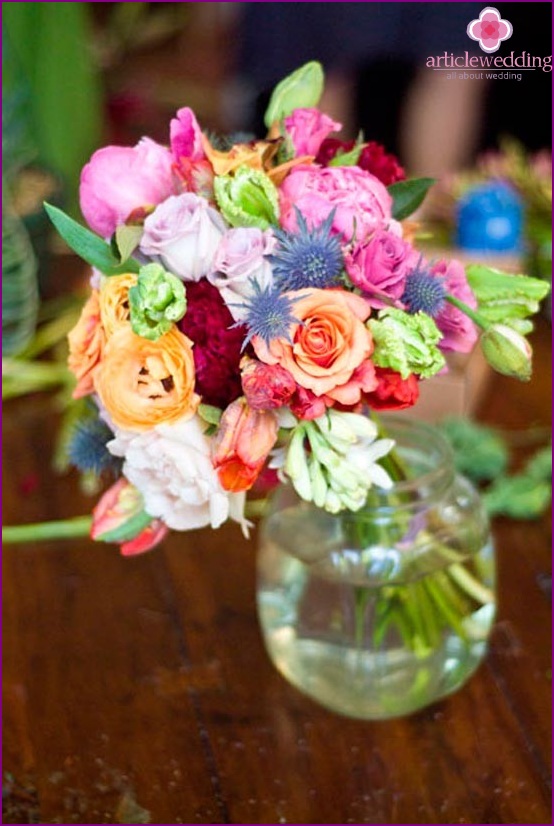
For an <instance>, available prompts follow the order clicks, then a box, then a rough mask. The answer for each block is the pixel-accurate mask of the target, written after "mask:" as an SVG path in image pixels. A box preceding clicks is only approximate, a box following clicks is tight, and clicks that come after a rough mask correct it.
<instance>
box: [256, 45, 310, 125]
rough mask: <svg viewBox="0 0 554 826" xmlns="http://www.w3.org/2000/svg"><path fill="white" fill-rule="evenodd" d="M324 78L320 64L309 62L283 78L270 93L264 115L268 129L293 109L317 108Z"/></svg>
mask: <svg viewBox="0 0 554 826" xmlns="http://www.w3.org/2000/svg"><path fill="white" fill-rule="evenodd" d="M324 82H325V76H324V74H323V69H322V67H321V63H318V62H317V60H311V61H310V62H309V63H305V64H304V65H303V66H300V68H299V69H296V71H294V72H292V74H290V75H287V77H285V78H283V80H281V81H280V82H279V83H278V84H277V86H276V87H275V89H274V90H273V92H272V95H271V98H270V101H269V105H268V107H267V110H266V113H265V115H264V123H265V125H266V126H267V128H268V129H269V128H270V127H271V125H272V124H273V123H275V122H276V121H280V120H282V119H283V118H286V117H287V115H290V114H291V112H293V111H294V109H305V108H309V107H311V106H317V104H318V103H319V99H320V97H321V95H322V92H323V84H324Z"/></svg>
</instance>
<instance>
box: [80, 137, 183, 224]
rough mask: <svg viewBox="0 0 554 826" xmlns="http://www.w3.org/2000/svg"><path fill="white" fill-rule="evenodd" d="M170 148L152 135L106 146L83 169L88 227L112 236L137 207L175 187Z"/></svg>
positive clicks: (149, 203)
mask: <svg viewBox="0 0 554 826" xmlns="http://www.w3.org/2000/svg"><path fill="white" fill-rule="evenodd" d="M172 162H173V161H172V157H171V153H170V152H169V150H167V149H165V148H164V147H163V146H160V145H159V144H157V143H156V142H155V141H152V140H150V139H149V138H142V140H140V141H139V142H138V144H137V145H136V146H106V147H104V148H103V149H99V150H98V151H97V152H95V153H94V155H93V156H92V158H91V159H90V161H89V162H88V163H87V164H86V166H85V167H84V168H83V171H82V172H81V184H80V189H79V198H80V204H81V212H82V213H83V215H84V217H85V220H86V221H87V223H88V225H89V227H90V228H91V229H92V230H94V232H97V233H98V234H99V235H101V236H102V237H103V238H109V237H110V236H111V235H112V234H113V232H114V231H115V229H116V227H118V226H119V225H120V224H124V223H125V221H126V219H127V218H128V216H129V215H130V214H131V212H133V211H134V210H135V209H138V208H139V207H145V206H155V205H156V204H159V203H161V202H162V201H164V200H165V199H166V198H168V197H169V196H170V195H172V194H173V192H174V191H175V189H174V186H175V184H174V179H173V173H172Z"/></svg>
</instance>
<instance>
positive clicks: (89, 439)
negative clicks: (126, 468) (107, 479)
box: [67, 418, 121, 476]
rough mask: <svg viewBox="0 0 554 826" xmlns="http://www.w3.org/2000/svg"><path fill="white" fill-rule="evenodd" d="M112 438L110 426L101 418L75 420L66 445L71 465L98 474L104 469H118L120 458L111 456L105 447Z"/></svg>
mask: <svg viewBox="0 0 554 826" xmlns="http://www.w3.org/2000/svg"><path fill="white" fill-rule="evenodd" d="M110 439H113V433H112V431H111V430H110V428H109V427H108V426H107V425H106V424H104V422H103V421H102V420H101V419H93V418H87V419H82V420H81V421H79V422H77V424H76V425H75V427H74V429H73V434H72V437H71V441H70V443H69V446H68V450H67V452H68V457H69V461H70V462H71V464H72V465H74V466H75V467H76V468H78V469H79V470H81V471H83V472H87V471H92V472H93V473H95V474H96V475H97V476H99V475H100V474H101V473H102V472H103V471H105V470H113V471H119V470H120V468H121V459H119V458H118V457H117V456H112V454H111V453H110V452H109V450H108V449H107V447H106V444H107V442H109V441H110Z"/></svg>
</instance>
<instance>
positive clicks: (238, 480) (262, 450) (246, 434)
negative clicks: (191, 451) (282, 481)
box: [213, 398, 279, 493]
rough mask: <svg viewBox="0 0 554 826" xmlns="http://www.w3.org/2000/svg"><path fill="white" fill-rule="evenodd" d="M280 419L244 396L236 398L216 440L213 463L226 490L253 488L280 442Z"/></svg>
mask: <svg viewBox="0 0 554 826" xmlns="http://www.w3.org/2000/svg"><path fill="white" fill-rule="evenodd" d="M278 429H279V426H278V423H277V418H276V416H275V414H274V413H272V412H270V411H268V410H253V409H252V408H251V407H249V406H248V403H247V401H246V399H245V398H240V399H235V401H234V402H231V404H230V405H229V407H228V408H227V409H226V410H225V412H224V413H223V416H222V417H221V422H220V425H219V430H218V431H217V435H216V437H215V439H214V446H213V450H214V452H213V465H214V467H215V469H216V470H217V475H218V478H219V481H220V483H221V486H222V488H223V489H224V490H228V491H233V492H235V493H236V492H238V491H241V490H248V489H249V488H251V487H252V485H253V484H254V482H255V481H256V479H257V478H258V475H259V473H260V471H261V469H262V468H263V466H264V464H265V460H266V459H267V455H268V453H269V451H270V450H271V448H272V447H273V445H274V444H275V442H276V441H277V431H278Z"/></svg>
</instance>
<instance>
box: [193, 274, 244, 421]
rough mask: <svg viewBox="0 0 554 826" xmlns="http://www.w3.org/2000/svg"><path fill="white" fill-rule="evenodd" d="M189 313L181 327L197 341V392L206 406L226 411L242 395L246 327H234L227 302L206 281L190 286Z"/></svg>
mask: <svg viewBox="0 0 554 826" xmlns="http://www.w3.org/2000/svg"><path fill="white" fill-rule="evenodd" d="M186 290H187V311H186V313H185V315H184V317H183V318H182V319H181V321H180V322H179V328H180V329H181V330H182V332H183V333H185V335H187V336H188V337H189V338H190V339H191V341H193V342H194V347H193V348H192V352H193V355H194V366H195V369H196V386H195V390H196V392H197V393H199V394H200V396H202V401H203V402H204V403H205V404H213V405H215V406H216V407H221V408H225V407H227V405H228V404H230V403H231V402H232V401H233V400H234V399H237V398H238V397H239V396H240V395H242V388H241V383H240V371H239V362H240V359H241V349H240V348H241V347H242V342H243V341H244V338H245V336H246V329H245V328H244V327H242V326H241V327H232V325H233V323H234V322H233V317H232V315H231V313H230V312H229V310H228V309H227V307H226V305H225V302H224V301H223V299H222V298H221V296H220V294H219V290H218V289H217V287H214V286H213V285H212V284H210V282H209V281H206V279H202V280H201V281H197V282H196V281H189V282H187V284H186Z"/></svg>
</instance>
